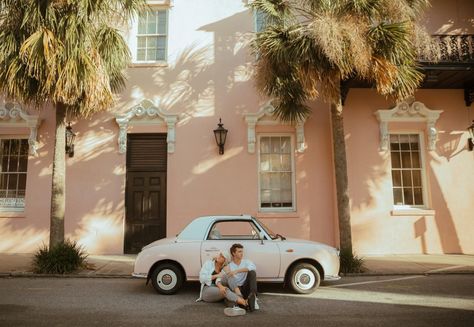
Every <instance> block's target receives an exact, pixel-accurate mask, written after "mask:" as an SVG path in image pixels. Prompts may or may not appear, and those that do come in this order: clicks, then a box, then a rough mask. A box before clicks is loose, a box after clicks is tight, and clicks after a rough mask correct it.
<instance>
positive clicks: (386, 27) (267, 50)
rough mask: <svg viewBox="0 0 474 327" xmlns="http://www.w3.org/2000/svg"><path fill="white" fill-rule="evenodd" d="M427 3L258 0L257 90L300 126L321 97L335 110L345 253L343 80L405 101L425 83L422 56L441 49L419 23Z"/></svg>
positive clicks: (346, 207) (347, 229)
mask: <svg viewBox="0 0 474 327" xmlns="http://www.w3.org/2000/svg"><path fill="white" fill-rule="evenodd" d="M428 5H429V3H428V1H427V0H397V1H393V0H254V1H253V2H252V3H251V4H250V5H249V6H250V7H251V8H252V9H253V10H254V11H257V12H259V13H260V14H263V17H265V23H266V24H265V26H266V27H265V28H264V29H263V30H262V31H261V32H259V33H257V34H256V35H255V37H254V39H253V42H252V46H253V49H254V52H255V53H256V55H257V61H256V69H255V75H256V81H257V88H258V89H259V91H260V92H261V93H263V94H264V95H266V96H268V97H270V98H273V99H274V107H275V114H276V116H277V117H279V118H280V119H282V120H286V121H297V120H299V119H302V118H305V117H306V116H308V115H309V114H310V112H311V111H310V108H309V107H308V105H307V101H308V100H312V99H315V98H316V97H318V96H319V95H320V96H321V97H322V98H323V100H325V101H326V102H328V103H330V105H331V122H332V135H333V150H334V151H333V153H334V166H335V167H334V170H335V176H336V190H337V209H338V217H339V236H340V246H341V251H347V252H346V253H351V254H352V240H351V224H350V208H349V196H348V181H347V163H346V150H345V140H344V126H343V110H342V109H343V103H342V102H343V101H342V97H341V83H343V82H344V81H346V80H348V79H351V78H357V79H361V80H365V81H367V82H368V83H371V84H374V85H375V87H376V90H377V91H378V92H379V93H380V94H383V95H386V96H393V97H395V98H396V99H403V98H406V97H408V96H410V95H411V94H412V93H413V92H414V90H415V89H416V88H417V87H418V85H419V84H420V82H421V81H422V78H423V75H422V74H421V73H420V72H419V71H418V69H417V65H416V59H417V57H418V54H419V53H420V51H423V54H424V55H426V56H428V57H430V58H432V57H433V54H434V53H435V50H436V49H434V48H433V44H432V42H431V41H430V38H429V36H428V34H427V33H426V32H425V31H424V29H423V28H422V27H421V26H420V25H419V24H418V23H417V21H416V18H417V17H419V14H420V13H421V12H422V10H423V9H424V8H425V7H426V6H428Z"/></svg>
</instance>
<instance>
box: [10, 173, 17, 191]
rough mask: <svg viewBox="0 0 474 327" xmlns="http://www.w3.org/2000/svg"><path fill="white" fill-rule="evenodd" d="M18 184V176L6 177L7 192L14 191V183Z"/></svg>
mask: <svg viewBox="0 0 474 327" xmlns="http://www.w3.org/2000/svg"><path fill="white" fill-rule="evenodd" d="M17 182H18V174H10V176H9V177H8V186H7V187H8V189H9V190H13V191H15V190H16V183H17Z"/></svg>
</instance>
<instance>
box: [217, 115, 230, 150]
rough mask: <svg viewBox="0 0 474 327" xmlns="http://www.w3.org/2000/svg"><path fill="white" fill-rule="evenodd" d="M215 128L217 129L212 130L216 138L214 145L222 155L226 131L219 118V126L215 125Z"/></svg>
mask: <svg viewBox="0 0 474 327" xmlns="http://www.w3.org/2000/svg"><path fill="white" fill-rule="evenodd" d="M217 126H218V127H217V128H216V129H215V130H214V136H215V137H216V143H217V146H218V147H219V154H224V145H225V139H226V137H227V132H228V130H226V129H225V128H224V124H222V120H221V119H220V118H219V124H217Z"/></svg>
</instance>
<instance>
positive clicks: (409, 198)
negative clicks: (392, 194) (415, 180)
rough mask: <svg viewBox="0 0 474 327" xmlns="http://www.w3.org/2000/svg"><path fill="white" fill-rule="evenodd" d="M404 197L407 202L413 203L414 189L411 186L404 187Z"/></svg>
mask: <svg viewBox="0 0 474 327" xmlns="http://www.w3.org/2000/svg"><path fill="white" fill-rule="evenodd" d="M403 197H404V200H405V204H408V205H412V204H413V191H412V189H411V188H404V189H403Z"/></svg>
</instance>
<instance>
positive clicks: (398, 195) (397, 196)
mask: <svg viewBox="0 0 474 327" xmlns="http://www.w3.org/2000/svg"><path fill="white" fill-rule="evenodd" d="M393 203H394V204H395V205H402V204H403V195H402V189H401V188H394V189H393Z"/></svg>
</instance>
